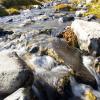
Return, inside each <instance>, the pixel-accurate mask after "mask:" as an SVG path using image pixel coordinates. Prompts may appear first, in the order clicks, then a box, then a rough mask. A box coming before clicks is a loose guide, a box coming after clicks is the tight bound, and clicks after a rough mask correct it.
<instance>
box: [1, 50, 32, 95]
mask: <svg viewBox="0 0 100 100" xmlns="http://www.w3.org/2000/svg"><path fill="white" fill-rule="evenodd" d="M0 67H1V68H0V96H2V95H8V94H11V93H12V92H14V91H16V90H17V89H18V88H20V87H21V86H25V84H26V85H29V84H31V83H32V81H33V80H32V77H33V74H32V72H31V70H30V69H29V68H28V67H27V65H26V63H25V62H24V61H23V60H21V59H20V58H19V57H18V55H17V54H16V53H9V51H8V52H7V51H2V52H0ZM30 77H31V78H30ZM28 82H29V83H28Z"/></svg>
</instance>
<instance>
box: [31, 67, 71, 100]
mask: <svg viewBox="0 0 100 100" xmlns="http://www.w3.org/2000/svg"><path fill="white" fill-rule="evenodd" d="M70 75H71V74H70V70H69V69H68V68H67V67H66V66H63V65H61V66H57V67H55V68H53V69H52V70H51V71H41V72H36V73H35V75H34V84H33V85H32V89H33V92H34V94H35V95H36V96H37V97H38V99H39V100H56V99H57V100H61V99H62V100H66V99H67V98H68V95H67V93H66V87H67V86H69V85H68V82H69V76H70Z"/></svg>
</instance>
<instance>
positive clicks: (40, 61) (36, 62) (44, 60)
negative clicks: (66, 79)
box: [30, 55, 56, 71]
mask: <svg viewBox="0 0 100 100" xmlns="http://www.w3.org/2000/svg"><path fill="white" fill-rule="evenodd" d="M30 63H31V64H32V65H33V66H34V68H35V70H36V71H37V70H38V69H41V68H43V69H46V70H51V69H52V68H53V67H55V66H56V61H55V60H54V59H53V58H52V57H50V56H45V55H44V56H32V59H31V60H30Z"/></svg>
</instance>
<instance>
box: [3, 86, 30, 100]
mask: <svg viewBox="0 0 100 100" xmlns="http://www.w3.org/2000/svg"><path fill="white" fill-rule="evenodd" d="M4 100H32V94H31V89H30V88H28V89H27V88H20V89H18V90H17V91H15V92H14V93H12V94H11V95H9V96H8V97H6V98H5V99H4Z"/></svg>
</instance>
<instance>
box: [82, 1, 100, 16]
mask: <svg viewBox="0 0 100 100" xmlns="http://www.w3.org/2000/svg"><path fill="white" fill-rule="evenodd" d="M86 6H87V7H88V12H86V13H85V14H84V16H87V15H90V14H94V15H95V16H96V17H97V18H100V0H97V1H95V2H93V3H90V4H87V5H86Z"/></svg>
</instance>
